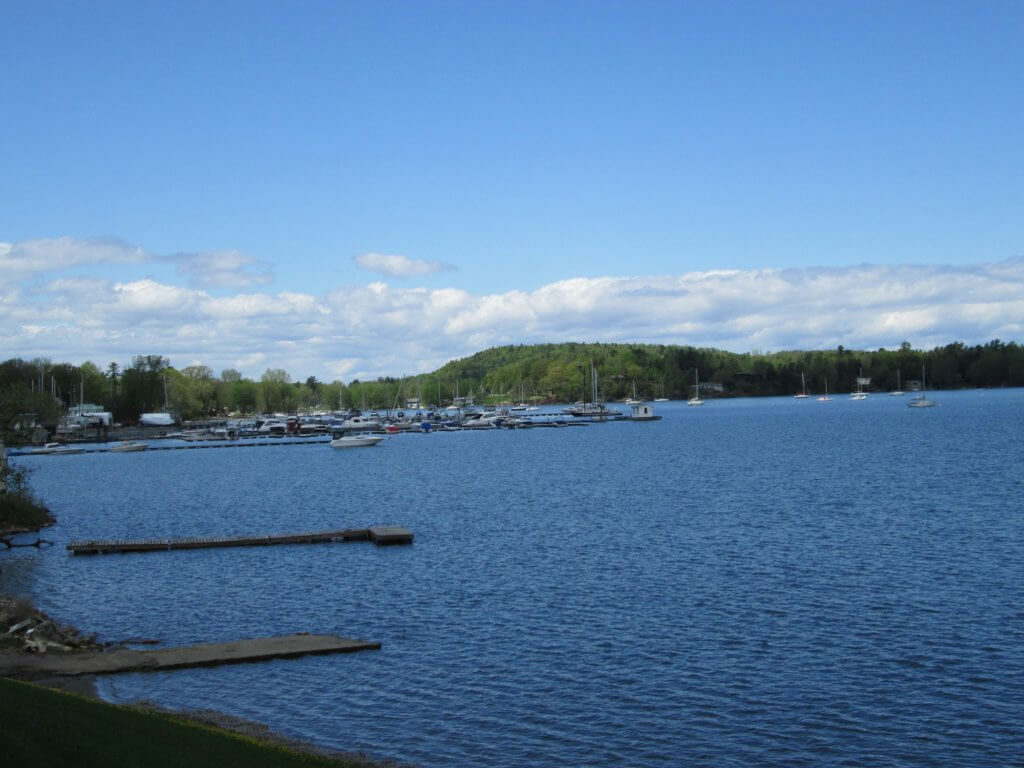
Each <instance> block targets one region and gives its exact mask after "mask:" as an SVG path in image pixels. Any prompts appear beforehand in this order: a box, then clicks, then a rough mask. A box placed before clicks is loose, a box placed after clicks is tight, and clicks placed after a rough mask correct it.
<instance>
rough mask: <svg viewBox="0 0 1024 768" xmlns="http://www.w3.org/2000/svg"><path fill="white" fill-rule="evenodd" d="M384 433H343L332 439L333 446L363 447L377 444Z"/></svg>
mask: <svg viewBox="0 0 1024 768" xmlns="http://www.w3.org/2000/svg"><path fill="white" fill-rule="evenodd" d="M383 439H384V436H383V435H342V436H341V437H336V438H334V439H333V440H331V448H361V447H364V446H366V447H368V446H371V445H376V444H377V443H379V442H380V441H381V440H383Z"/></svg>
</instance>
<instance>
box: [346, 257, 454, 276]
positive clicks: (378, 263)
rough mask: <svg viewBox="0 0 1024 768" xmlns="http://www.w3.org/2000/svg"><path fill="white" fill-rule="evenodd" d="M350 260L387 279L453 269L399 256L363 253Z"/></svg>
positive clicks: (448, 265)
mask: <svg viewBox="0 0 1024 768" xmlns="http://www.w3.org/2000/svg"><path fill="white" fill-rule="evenodd" d="M352 260H353V261H354V262H355V263H356V264H357V265H358V266H360V267H362V268H363V269H368V270H370V271H371V272H378V273H379V274H382V275H387V276H388V277H422V276H424V275H432V274H435V273H437V272H450V271H452V270H454V269H455V267H453V266H452V265H451V264H445V263H444V262H441V261H426V260H425V259H410V258H409V257H408V256H401V255H399V254H391V255H388V254H383V253H373V252H371V253H363V254H360V255H359V256H353V257H352Z"/></svg>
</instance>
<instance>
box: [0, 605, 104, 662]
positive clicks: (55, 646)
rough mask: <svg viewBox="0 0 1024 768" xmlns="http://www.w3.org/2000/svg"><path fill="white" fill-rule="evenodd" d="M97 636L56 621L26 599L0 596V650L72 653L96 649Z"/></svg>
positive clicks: (98, 646)
mask: <svg viewBox="0 0 1024 768" xmlns="http://www.w3.org/2000/svg"><path fill="white" fill-rule="evenodd" d="M100 649H101V646H100V644H99V643H97V642H96V635H82V634H81V633H80V632H79V631H78V630H76V629H75V628H74V627H71V626H68V625H61V624H58V623H57V622H56V621H54V620H53V619H51V618H50V617H49V616H47V615H46V614H45V613H43V612H42V611H40V610H39V609H38V608H36V607H35V606H34V605H33V604H32V603H30V602H29V601H27V600H22V599H19V598H14V597H8V596H6V595H0V651H21V652H24V653H74V652H77V651H98V650H100Z"/></svg>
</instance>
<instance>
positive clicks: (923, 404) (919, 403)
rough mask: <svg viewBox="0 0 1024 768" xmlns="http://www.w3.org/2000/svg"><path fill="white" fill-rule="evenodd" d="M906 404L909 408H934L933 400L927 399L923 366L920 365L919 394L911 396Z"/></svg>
mask: <svg viewBox="0 0 1024 768" xmlns="http://www.w3.org/2000/svg"><path fill="white" fill-rule="evenodd" d="M907 405H908V406H909V407H911V408H934V407H935V405H936V403H935V401H934V400H929V399H928V387H927V386H926V385H925V381H924V366H923V365H922V366H921V394H920V395H918V396H917V397H912V398H911V399H910V402H909V403H907Z"/></svg>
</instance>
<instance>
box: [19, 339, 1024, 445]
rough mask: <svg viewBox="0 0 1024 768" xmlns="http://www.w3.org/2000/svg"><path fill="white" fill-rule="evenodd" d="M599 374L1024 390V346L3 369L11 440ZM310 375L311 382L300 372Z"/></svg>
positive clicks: (632, 347) (816, 388) (672, 385)
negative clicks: (67, 416)
mask: <svg viewBox="0 0 1024 768" xmlns="http://www.w3.org/2000/svg"><path fill="white" fill-rule="evenodd" d="M591 364H593V370H595V371H596V372H597V382H598V389H599V392H600V396H601V397H602V398H604V399H606V400H620V399H622V398H624V397H627V396H630V395H632V394H633V393H634V391H635V392H636V395H637V396H638V397H641V398H645V399H653V398H657V397H669V398H684V397H689V396H690V394H691V393H692V391H693V383H694V380H695V377H696V376H697V375H698V374H699V376H700V382H701V389H702V391H703V392H704V393H705V394H706V395H708V396H709V397H729V396H743V395H790V394H793V393H795V392H797V391H799V390H800V376H801V374H804V377H805V378H806V380H807V388H808V390H809V391H810V392H821V391H822V390H824V388H825V383H826V381H827V383H828V389H829V391H830V392H849V391H851V390H853V389H854V388H855V386H856V380H857V377H858V376H863V377H864V378H865V379H869V380H870V381H869V382H868V383H867V384H866V385H865V388H866V389H868V390H869V391H885V390H891V389H894V388H895V387H896V385H897V375H898V376H899V377H900V383H901V386H902V387H903V388H904V389H910V388H913V386H914V382H915V381H916V380H918V379H920V377H921V369H922V367H925V368H926V369H927V383H928V388H929V389H932V388H935V389H955V388H961V387H1006V386H1013V387H1019V386H1024V347H1021V346H1020V345H1018V344H1017V343H1015V342H1014V343H1009V344H1004V343H1002V342H1000V341H992V342H989V343H988V344H984V345H977V346H973V347H969V346H966V345H964V344H961V343H956V344H949V345H947V346H945V347H936V348H935V349H931V350H927V351H926V350H916V349H913V348H911V346H910V345H909V344H906V343H904V344H902V345H901V346H900V347H899V348H898V349H894V350H885V349H879V350H877V351H874V352H868V351H854V350H848V349H843V348H842V347H839V348H837V349H831V350H822V351H813V352H804V351H791V352H774V353H771V354H757V353H747V354H736V353H733V352H725V351H723V350H719V349H704V348H696V347H681V346H664V345H655V344H580V343H571V342H570V343H562V344H537V345H531V346H521V345H520V346H507V347H495V348H493V349H487V350H484V351H483V352H478V353H477V354H475V355H471V356H470V357H466V358H462V359H461V360H454V361H452V362H450V363H447V364H446V365H444V366H442V367H441V368H440V369H439V370H437V371H434V372H432V373H424V374H421V375H419V376H407V377H403V378H393V377H381V378H378V379H375V380H373V381H362V382H360V381H351V382H348V383H344V382H340V381H334V382H329V383H328V382H322V381H317V379H316V378H315V377H314V376H309V377H307V378H305V379H302V378H293V377H292V375H291V374H290V373H289V372H288V371H285V370H283V369H280V368H268V369H267V370H266V371H264V373H263V375H262V376H260V378H259V380H257V381H254V380H251V379H247V378H245V377H243V376H242V375H241V374H240V373H239V372H238V371H234V370H225V371H221V373H220V375H219V376H217V375H215V374H214V372H213V370H211V369H210V368H209V367H208V366H205V365H189V366H186V367H183V368H181V369H177V368H175V367H174V366H173V365H172V363H171V361H170V360H168V359H167V358H165V357H162V356H160V355H139V356H136V357H134V358H133V359H132V362H131V365H129V366H126V367H125V368H124V369H122V368H121V366H120V364H118V363H116V362H111V363H110V364H109V365H107V367H106V369H105V370H104V369H102V368H100V367H99V366H98V365H96V364H95V363H92V362H86V363H82V364H81V365H71V364H69V363H53V362H51V361H49V360H44V359H36V360H32V361H25V360H20V359H11V360H6V361H4V362H3V363H0V437H4V436H5V435H10V436H13V433H14V432H16V431H17V427H18V425H24V424H25V423H29V422H27V421H26V419H24V418H22V414H33V415H34V417H35V418H36V419H38V420H39V421H40V422H41V423H44V424H56V423H57V421H58V420H59V419H60V418H61V417H62V415H63V414H64V413H66V411H67V409H68V408H71V407H72V406H74V405H76V404H78V403H81V402H85V403H91V404H96V405H99V406H100V407H101V408H103V409H106V410H109V411H111V412H112V413H113V414H114V417H115V419H116V420H117V421H120V422H124V423H132V422H133V421H136V420H138V419H139V414H141V413H146V412H149V411H162V410H164V409H165V408H168V409H169V410H170V411H171V412H172V413H173V414H174V415H175V416H177V417H178V418H181V419H194V418H199V417H205V416H217V415H224V414H227V413H240V414H253V413H266V412H275V411H282V412H286V413H293V412H295V411H298V410H322V409H329V410H336V409H338V408H353V407H356V408H360V407H365V408H376V409H383V408H396V407H397V408H402V407H405V406H406V404H407V403H408V401H409V400H410V399H412V398H418V400H419V402H420V403H422V404H423V405H424V406H428V405H431V404H438V403H440V404H441V405H447V404H449V403H451V402H452V401H453V399H454V398H455V396H456V395H457V394H458V395H461V396H463V397H465V396H467V395H472V396H473V397H474V398H475V400H476V402H477V403H487V402H492V403H496V402H501V401H506V400H513V401H518V400H528V401H531V402H537V403H539V402H572V401H575V400H578V399H580V398H585V399H588V400H589V399H590V396H591V395H590V393H591V391H592V379H591V374H590V371H591ZM300 373H301V372H300Z"/></svg>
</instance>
